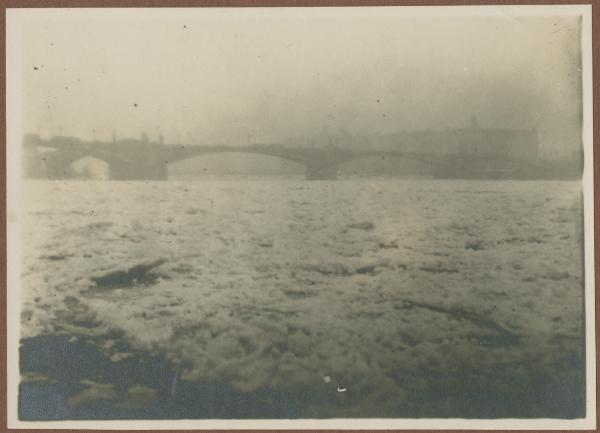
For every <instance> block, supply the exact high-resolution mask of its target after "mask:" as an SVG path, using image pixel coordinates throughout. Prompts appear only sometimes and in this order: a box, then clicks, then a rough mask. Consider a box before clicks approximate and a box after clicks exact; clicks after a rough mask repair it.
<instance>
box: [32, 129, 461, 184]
mask: <svg viewBox="0 0 600 433" xmlns="http://www.w3.org/2000/svg"><path fill="white" fill-rule="evenodd" d="M217 153H249V154H260V155H266V156H272V157H277V158H282V159H285V160H289V161H292V162H295V163H297V164H301V165H303V166H305V167H306V178H307V179H335V178H336V177H337V175H338V166H340V165H341V164H343V163H346V162H349V161H353V160H357V159H361V158H368V157H381V158H388V157H390V158H391V157H395V158H398V157H399V158H408V159H412V160H417V161H421V162H425V163H428V164H432V165H434V166H440V167H443V166H447V165H448V164H449V162H448V161H447V159H445V158H442V155H440V154H437V155H436V154H426V153H415V152H412V153H411V152H402V151H389V150H385V151H384V150H369V149H365V150H356V149H343V148H340V147H334V146H328V147H327V146H326V147H321V148H315V147H287V146H284V145H280V144H251V145H247V146H223V145H219V146H198V145H164V144H157V143H150V142H144V141H140V140H123V141H116V142H109V143H106V142H84V141H81V140H78V139H73V138H68V137H54V138H52V139H49V140H41V139H40V138H39V136H36V135H28V136H26V137H25V140H24V156H25V158H24V159H25V161H26V168H25V172H26V175H29V177H42V178H49V179H64V178H69V177H72V171H71V167H72V164H73V163H74V162H76V161H78V160H80V159H82V158H85V157H91V158H96V159H99V160H102V161H104V162H105V163H106V164H107V165H108V167H109V173H110V179H112V180H166V179H167V178H168V166H169V164H172V163H175V162H178V161H183V160H185V159H189V158H193V157H196V156H200V155H208V154H217Z"/></svg>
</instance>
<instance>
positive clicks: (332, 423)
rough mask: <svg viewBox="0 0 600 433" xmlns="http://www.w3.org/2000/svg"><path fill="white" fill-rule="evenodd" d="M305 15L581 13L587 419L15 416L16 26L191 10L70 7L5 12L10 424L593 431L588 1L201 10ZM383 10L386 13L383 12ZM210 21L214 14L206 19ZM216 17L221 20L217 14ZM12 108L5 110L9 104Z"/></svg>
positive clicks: (17, 236)
mask: <svg viewBox="0 0 600 433" xmlns="http://www.w3.org/2000/svg"><path fill="white" fill-rule="evenodd" d="M265 9H269V13H273V14H282V15H286V14H294V16H302V17H303V16H305V15H307V14H313V13H314V12H315V11H318V12H319V13H320V14H323V15H327V16H332V15H334V16H337V15H343V16H344V17H347V16H352V15H353V14H354V15H355V16H359V15H360V17H361V18H368V17H369V16H370V15H372V16H380V15H379V14H381V13H382V12H385V13H386V15H387V16H390V15H392V16H393V15H394V14H396V15H398V16H402V17H403V18H406V17H415V18H416V17H420V18H423V17H483V16H498V15H502V16H506V17H507V18H508V19H514V16H517V15H518V16H553V15H581V16H582V27H581V35H582V37H581V49H582V89H583V108H584V109H583V146H584V171H583V180H582V183H583V194H584V249H585V260H584V266H585V299H586V305H585V316H586V323H585V326H586V340H587V341H586V366H587V377H586V382H587V383H586V385H587V386H586V393H587V395H586V404H587V408H586V417H585V418H582V419H576V420H557V419H527V420H525V419H500V420H476V419H328V420H309V419H300V420H160V421H145V420H142V421H140V420H131V421H100V420H97V421H44V422H25V421H19V420H18V416H17V395H18V383H19V367H18V365H19V364H18V356H19V354H18V347H19V335H20V320H19V318H20V298H19V293H20V275H21V269H20V268H21V245H20V239H21V221H22V218H21V216H22V213H21V154H20V152H21V140H22V131H23V129H22V127H21V126H22V121H21V115H20V113H21V110H20V104H21V101H20V91H21V89H22V83H21V77H22V72H21V71H20V65H21V62H20V55H21V53H20V52H19V49H18V48H19V46H20V40H21V39H20V28H21V24H22V23H23V22H24V21H25V20H27V19H30V18H36V19H40V18H43V17H45V16H53V15H54V16H55V15H58V14H65V13H68V14H71V15H74V16H79V15H80V16H81V17H89V15H88V14H89V13H90V12H92V13H93V14H94V17H101V16H102V17H104V16H107V17H108V16H109V15H110V14H115V13H116V14H119V16H120V17H126V16H127V14H134V15H135V16H136V17H137V18H139V17H140V15H141V14H144V16H147V17H148V19H153V18H156V17H157V15H159V16H163V17H164V15H165V14H187V13H188V8H144V9H141V8H105V9H99V8H93V9H90V8H77V9H73V8H67V9H58V8H55V9H40V8H34V9H10V8H9V9H6V80H7V81H6V168H7V171H6V181H7V185H6V191H7V197H6V200H7V201H6V203H7V206H6V209H7V310H8V311H7V322H8V323H7V326H8V328H7V335H8V339H7V392H8V395H7V418H8V419H7V423H8V428H14V429H89V430H100V429H111V430H126V429H132V430H151V429H161V430H191V429H211V430H232V429H243V430H247V429H260V430H281V429H290V430H298V429H302V430H308V429H348V430H360V429H363V430H379V429H448V430H455V429H469V430H470V429H477V430H526V429H535V430H548V429H549V430H582V429H586V430H588V429H595V428H596V368H595V367H596V347H595V280H594V274H595V273H594V194H593V191H594V185H593V87H592V14H591V5H539V6H504V5H489V6H393V7H392V6H385V7H370V6H369V7H366V6H362V7H327V8H262V7H261V8H203V10H206V11H207V13H210V11H213V12H214V11H215V10H218V11H219V15H220V19H223V18H225V19H229V18H231V17H236V16H240V17H241V16H244V17H246V16H248V14H249V15H250V16H252V14H264V13H265ZM382 10H383V11H382ZM211 18H212V17H211ZM214 18H217V19H218V18H219V17H214ZM9 108H10V109H9Z"/></svg>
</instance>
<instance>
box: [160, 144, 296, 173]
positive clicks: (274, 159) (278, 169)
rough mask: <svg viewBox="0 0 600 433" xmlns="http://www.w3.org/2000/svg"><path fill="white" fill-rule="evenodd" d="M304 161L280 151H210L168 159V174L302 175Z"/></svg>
mask: <svg viewBox="0 0 600 433" xmlns="http://www.w3.org/2000/svg"><path fill="white" fill-rule="evenodd" d="M305 170H306V168H305V166H304V164H302V163H300V162H298V161H294V160H292V159H290V158H286V157H284V156H281V155H272V154H269V153H261V152H244V151H242V150H238V151H214V152H199V153H197V154H190V155H188V156H186V157H185V158H177V159H175V160H172V161H168V165H167V173H168V177H169V178H178V177H182V178H189V177H199V178H202V177H211V176H215V175H218V176H238V175H240V176H253V175H257V176H280V175H281V176H284V175H288V176H289V175H292V176H294V175H302V174H304V172H305Z"/></svg>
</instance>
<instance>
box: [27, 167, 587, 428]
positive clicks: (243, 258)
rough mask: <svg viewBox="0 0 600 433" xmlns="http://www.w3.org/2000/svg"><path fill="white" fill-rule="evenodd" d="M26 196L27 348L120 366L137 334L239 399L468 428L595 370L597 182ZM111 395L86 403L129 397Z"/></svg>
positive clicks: (239, 187)
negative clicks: (587, 323)
mask: <svg viewBox="0 0 600 433" xmlns="http://www.w3.org/2000/svg"><path fill="white" fill-rule="evenodd" d="M24 185H25V187H26V191H25V194H24V203H25V206H26V219H25V221H24V224H23V226H24V239H23V247H24V258H23V274H22V292H21V305H22V311H21V318H22V337H23V338H28V337H34V336H40V335H57V334H58V335H60V334H64V335H67V336H69V337H74V338H77V339H83V340H85V339H86V338H95V340H94V341H95V342H96V343H95V344H97V345H98V347H99V349H100V350H102V351H103V352H104V353H106V355H107V356H109V357H110V359H111V360H114V361H115V362H118V361H119V360H121V359H125V358H127V357H128V356H132V355H131V353H128V352H127V351H126V352H123V348H122V346H121V345H119V344H116V343H115V340H116V339H121V340H125V341H127V343H128V344H129V345H130V346H131V347H132V348H134V350H138V351H140V352H148V353H152V354H153V355H157V356H160V357H163V358H164V359H166V360H168V362H169V363H170V365H172V366H173V368H174V369H175V370H176V371H178V372H180V380H182V381H188V382H202V383H205V382H216V383H217V382H218V383H227V384H229V385H231V386H232V387H233V388H234V389H235V390H236V391H238V392H240V393H250V392H255V391H257V390H261V389H273V390H283V391H286V392H289V391H290V390H299V389H307V390H316V391H315V392H321V391H319V390H325V391H323V392H328V390H332V391H333V392H335V391H336V388H338V387H340V388H342V389H343V388H345V389H346V390H347V392H344V393H336V395H333V397H331V399H333V400H328V401H329V403H330V404H325V405H324V404H321V403H316V402H315V404H314V405H310V404H309V405H308V406H307V407H306V408H305V409H304V412H303V415H304V416H305V417H320V416H333V415H335V416H345V417H371V416H407V414H412V415H414V416H425V415H427V416H432V414H433V415H436V414H437V415H438V416H441V417H443V416H452V415H453V414H456V413H458V412H460V411H459V409H457V405H458V404H459V403H457V402H456V401H455V400H456V398H457V397H456V396H457V395H459V396H460V395H464V393H465V392H471V393H474V392H475V391H473V387H476V386H482V387H486V389H487V390H488V392H489V393H491V394H492V395H495V396H496V397H495V398H499V399H500V398H505V399H510V398H511V397H514V399H515V401H530V400H527V399H525V400H523V398H522V397H523V396H522V395H521V394H522V393H523V392H527V389H528V388H531V387H535V386H538V387H541V388H540V389H544V388H543V387H544V386H548V390H551V389H554V388H560V387H561V386H562V385H561V384H562V382H561V381H560V380H559V379H557V378H560V377H562V378H564V380H565V381H567V382H569V381H570V379H572V378H576V380H573V381H571V382H573V383H575V382H576V381H577V380H580V379H581V375H582V374H583V367H582V365H583V364H582V363H583V361H582V360H583V357H584V355H583V350H584V347H583V305H584V304H583V231H582V193H581V184H580V183H579V182H554V181H546V182H512V181H435V180H405V179H395V180H339V181H331V182H328V181H314V182H307V181H304V180H289V179H288V180H273V179H267V180H254V181H248V180H245V181H235V180H228V181H220V182H219V181H202V182H185V183H184V182H60V181H56V182H34V181H30V182H27V183H25V184H24ZM99 341H101V342H102V343H101V344H100V343H98V342H99ZM544 378H553V379H552V380H549V381H548V384H544V383H543V382H544ZM536 381H537V382H536ZM467 382H468V383H469V384H471V385H469V386H471V388H469V390H468V391H465V389H466V388H465V386H466V385H465V383H467ZM533 382H535V383H536V385H535V386H534V385H532V383H533ZM538 382H541V383H542V384H541V385H540V384H539V383H538ZM94 383H95V382H93V381H90V382H89V383H87V384H86V390H85V391H84V392H85V393H86V394H84V395H83V396H82V395H79V396H76V397H73V398H74V399H75V400H73V401H75V402H76V403H77V404H83V403H85V402H86V401H87V400H86V399H89V398H92V397H93V395H94V394H95V393H97V392H96V391H94V390H97V389H98V390H101V391H102V393H103V395H105V396H108V397H106V398H109V397H114V393H115V391H114V389H113V388H111V385H110V384H99V385H94ZM569 383H570V382H569ZM474 384H476V385H474ZM572 386H575V385H572ZM135 387H137V388H135ZM135 387H132V388H131V389H129V390H128V391H127V393H128V394H127V395H128V396H131V395H133V396H135V395H138V394H140V395H142V394H143V395H145V396H146V397H144V398H146V399H148V400H149V401H150V400H153V399H154V392H157V391H155V390H152V389H150V390H147V389H145V388H144V386H143V385H135ZM552 387H554V388H552ZM461 393H462V394H461ZM575 393H576V392H575ZM327 395H329V394H327ZM473 395H479V394H476V393H475V394H473ZM579 397H580V396H579V395H576V396H575V397H573V398H574V399H576V398H579ZM128 398H129V397H128ZM335 399H342V400H335ZM520 399H521V400H520ZM142 400H143V399H142ZM135 401H137V400H136V399H135V398H129V399H128V400H127V399H126V403H123V404H139V403H135ZM461 404H462V403H461ZM503 404H506V403H503ZM542 406H543V404H542ZM548 408H550V406H548ZM545 409H547V408H545V407H543V408H542V409H541V410H542V411H543V410H545ZM524 410H525V411H526V410H527V408H525V409H524ZM531 410H532V411H533V410H534V409H531ZM457 411H458V412H457ZM517 415H518V414H517ZM550 416H551V414H550Z"/></svg>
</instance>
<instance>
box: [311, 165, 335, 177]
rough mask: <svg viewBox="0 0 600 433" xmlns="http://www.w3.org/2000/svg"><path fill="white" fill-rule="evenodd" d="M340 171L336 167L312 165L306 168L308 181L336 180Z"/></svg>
mask: <svg viewBox="0 0 600 433" xmlns="http://www.w3.org/2000/svg"><path fill="white" fill-rule="evenodd" d="M337 176H338V169H337V167H336V166H335V165H324V164H312V165H307V166H306V180H335V179H337Z"/></svg>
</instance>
